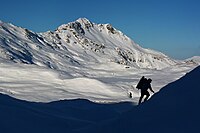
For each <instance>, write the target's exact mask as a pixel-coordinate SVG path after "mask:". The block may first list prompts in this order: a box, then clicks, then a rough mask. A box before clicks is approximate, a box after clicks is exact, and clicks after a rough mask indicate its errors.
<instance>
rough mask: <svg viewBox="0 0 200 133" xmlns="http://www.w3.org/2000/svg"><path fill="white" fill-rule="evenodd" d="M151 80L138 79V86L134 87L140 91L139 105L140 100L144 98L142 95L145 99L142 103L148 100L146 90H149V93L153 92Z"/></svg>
mask: <svg viewBox="0 0 200 133" xmlns="http://www.w3.org/2000/svg"><path fill="white" fill-rule="evenodd" d="M151 81H152V80H151V79H150V78H149V79H146V78H145V77H144V76H143V77H142V78H141V79H140V81H139V83H138V85H137V86H136V88H138V89H140V90H141V96H140V99H139V103H138V104H139V105H140V104H141V102H142V99H143V97H144V95H146V97H145V99H144V102H145V101H147V99H148V98H149V96H150V94H149V92H148V89H150V91H152V92H153V93H154V91H153V89H152V87H151Z"/></svg>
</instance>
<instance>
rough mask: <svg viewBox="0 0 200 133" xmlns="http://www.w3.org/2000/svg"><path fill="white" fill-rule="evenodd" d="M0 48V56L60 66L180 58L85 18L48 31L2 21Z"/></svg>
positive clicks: (154, 65) (156, 65) (154, 64)
mask: <svg viewBox="0 0 200 133" xmlns="http://www.w3.org/2000/svg"><path fill="white" fill-rule="evenodd" d="M0 51H1V53H0V58H1V59H8V60H12V61H14V62H23V63H28V64H37V65H40V66H47V67H50V68H55V69H59V70H63V68H64V67H66V66H69V65H70V66H71V65H72V66H74V65H75V66H77V65H85V62H88V63H94V62H95V63H102V62H103V63H106V62H115V63H119V64H124V65H129V66H134V67H137V68H150V69H162V68H165V67H169V66H171V65H175V64H176V62H177V61H175V60H173V59H170V58H169V57H168V56H166V55H164V54H163V53H161V52H157V51H154V50H150V49H144V48H142V47H140V46H139V45H138V44H136V43H134V41H132V40H131V39H130V38H129V37H127V36H126V35H124V34H123V33H122V32H121V31H119V30H117V29H116V28H114V27H113V26H112V25H111V24H95V23H92V22H90V21H89V20H88V19H86V18H79V19H78V20H76V21H74V22H70V23H68V24H63V25H61V26H59V27H58V28H57V29H56V30H55V31H48V32H45V33H35V32H32V31H30V30H28V29H24V28H20V27H17V26H14V25H12V24H8V23H3V22H1V25H0ZM60 62H62V63H60Z"/></svg>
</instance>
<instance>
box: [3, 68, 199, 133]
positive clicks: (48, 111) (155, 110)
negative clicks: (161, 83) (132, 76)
mask: <svg viewBox="0 0 200 133" xmlns="http://www.w3.org/2000/svg"><path fill="white" fill-rule="evenodd" d="M199 75H200V67H197V68H196V69H194V70H193V71H192V72H190V73H188V74H186V75H185V76H184V77H182V78H181V79H179V80H177V81H175V82H173V83H170V84H169V85H167V86H165V87H164V88H162V89H161V91H160V92H158V93H157V94H155V95H153V96H152V98H151V99H150V100H149V101H147V102H146V103H144V104H141V105H140V106H137V107H135V106H133V105H132V104H131V103H128V102H124V103H116V104H97V103H93V102H90V101H88V100H84V99H77V100H65V101H57V102H51V103H35V102H27V101H22V100H18V99H14V98H12V97H10V96H8V95H5V94H0V117H1V121H0V127H1V129H0V130H1V132H3V133H13V132H20V133H27V132H29V133H36V132H37V133H44V132H47V133H62V132H70V133H94V132H95V133H102V132H103V133H111V132H112V133H124V132H126V133H132V132H136V133H146V132H154V133H160V132H163V133H171V132H173V133H174V132H175V133H183V132H184V133H197V132H199V130H200V127H199V119H200V115H199V111H200V108H199V102H200V100H199V93H200V92H199V91H200V89H199V88H200V84H199V80H198V79H199V78H198V77H199Z"/></svg>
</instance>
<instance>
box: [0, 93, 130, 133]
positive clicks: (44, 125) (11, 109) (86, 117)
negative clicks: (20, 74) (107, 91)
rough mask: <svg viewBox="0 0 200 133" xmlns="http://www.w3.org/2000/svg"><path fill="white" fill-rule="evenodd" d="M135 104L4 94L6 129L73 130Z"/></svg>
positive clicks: (0, 106) (0, 109)
mask: <svg viewBox="0 0 200 133" xmlns="http://www.w3.org/2000/svg"><path fill="white" fill-rule="evenodd" d="M130 108H132V105H131V103H128V102H126V103H118V104H109V105H106V104H96V103H92V102H90V101H88V100H81V99H77V100H66V101H58V102H51V103H35V102H26V101H21V100H18V99H14V98H12V97H10V96H7V95H4V94H0V118H1V121H0V131H1V132H2V133H14V132H16V133H62V132H69V133H70V132H73V131H75V130H80V129H81V128H85V127H87V126H89V125H90V126H91V125H95V124H96V123H97V122H100V121H103V120H107V119H111V118H115V117H117V116H119V114H120V113H123V112H126V111H127V110H130Z"/></svg>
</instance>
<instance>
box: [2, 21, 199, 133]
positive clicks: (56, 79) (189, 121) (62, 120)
mask: <svg viewBox="0 0 200 133" xmlns="http://www.w3.org/2000/svg"><path fill="white" fill-rule="evenodd" d="M199 64H200V57H193V58H191V59H188V60H184V61H178V60H174V59H171V58H169V57H168V56H167V55H165V54H163V53H161V52H158V51H155V50H151V49H145V48H142V47H140V46H139V45H138V44H136V43H135V42H134V41H133V40H131V39H130V38H129V37H127V36H126V35H124V34H123V33H122V32H121V31H119V30H117V29H115V28H114V27H112V25H111V24H95V23H92V22H90V21H89V20H87V19H85V18H80V19H78V20H76V21H75V22H70V23H68V24H63V25H61V26H59V27H58V28H57V29H56V30H55V31H48V32H45V33H34V32H32V31H30V30H28V29H25V28H21V27H17V26H15V25H13V24H9V23H4V22H2V21H0V118H1V121H0V131H1V132H3V133H13V132H20V133H27V132H28V133H44V132H46V133H61V132H70V133H74V132H75V133H79V132H81V133H90V132H93V133H94V132H95V133H98V132H99V133H100V132H101V133H102V132H104V133H106V132H109V133H110V132H116V133H117V132H119V133H121V132H126V133H129V132H133V131H135V132H139V133H146V132H151V131H152V132H155V133H160V132H166V133H169V132H176V133H183V132H186V133H190V132H194V133H195V132H198V131H199V127H198V120H199V107H198V103H199V99H198V94H199V88H200V87H199V84H198V81H197V79H199V78H198V76H199V75H200V73H199V67H198V68H196V69H195V70H193V71H192V72H191V73H189V74H186V73H188V72H190V71H191V70H192V69H194V68H195V67H197V66H199ZM185 74H186V76H184V75H185ZM142 76H146V77H147V78H151V79H152V80H153V82H152V87H153V89H154V90H155V92H156V94H155V95H152V98H151V99H150V100H149V101H148V102H146V103H144V104H142V105H141V106H136V105H137V102H138V99H139V91H138V90H137V89H136V88H135V86H136V84H137V83H138V81H139V79H140V78H141V77H142ZM182 76H184V77H183V78H181V77H182ZM179 78H181V79H179ZM176 80H178V81H176ZM174 81H175V82H174ZM171 82H174V83H171ZM169 83H170V84H169ZM168 84H169V85H168ZM191 84H192V85H191ZM163 87H164V88H163ZM161 88H163V89H161ZM160 89H161V90H160ZM130 92H131V93H132V94H133V98H130V97H129V93H130ZM144 125H145V126H144Z"/></svg>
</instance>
